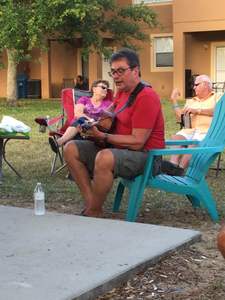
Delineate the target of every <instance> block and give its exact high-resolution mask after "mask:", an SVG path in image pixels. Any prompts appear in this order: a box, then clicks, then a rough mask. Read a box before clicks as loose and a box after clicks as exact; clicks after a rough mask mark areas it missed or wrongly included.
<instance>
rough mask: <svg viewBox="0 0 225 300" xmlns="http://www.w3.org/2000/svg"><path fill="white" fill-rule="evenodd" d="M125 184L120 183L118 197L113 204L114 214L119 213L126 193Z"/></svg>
mask: <svg viewBox="0 0 225 300" xmlns="http://www.w3.org/2000/svg"><path fill="white" fill-rule="evenodd" d="M124 188H125V186H124V184H123V183H122V182H121V181H120V182H119V184H118V187H117V190H116V195H115V199H114V204H113V212H118V211H119V208H120V204H121V200H122V197H123V192H124Z"/></svg>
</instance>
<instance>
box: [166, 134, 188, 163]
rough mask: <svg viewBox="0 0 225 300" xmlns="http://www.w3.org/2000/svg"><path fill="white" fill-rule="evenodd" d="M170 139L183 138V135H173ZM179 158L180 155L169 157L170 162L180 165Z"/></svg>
mask: <svg viewBox="0 0 225 300" xmlns="http://www.w3.org/2000/svg"><path fill="white" fill-rule="evenodd" d="M171 139H172V140H177V141H178V140H185V137H184V136H182V135H177V134H175V135H173V136H172V137H171ZM175 147H176V148H180V146H175ZM180 160H181V156H180V155H171V158H170V162H172V163H174V164H176V165H180Z"/></svg>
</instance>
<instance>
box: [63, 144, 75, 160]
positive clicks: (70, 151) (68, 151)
mask: <svg viewBox="0 0 225 300" xmlns="http://www.w3.org/2000/svg"><path fill="white" fill-rule="evenodd" d="M63 155H64V158H65V161H66V162H67V161H69V160H70V159H71V158H79V151H78V148H77V146H76V144H75V143H74V142H73V141H70V142H68V143H66V145H65V146H64V149H63Z"/></svg>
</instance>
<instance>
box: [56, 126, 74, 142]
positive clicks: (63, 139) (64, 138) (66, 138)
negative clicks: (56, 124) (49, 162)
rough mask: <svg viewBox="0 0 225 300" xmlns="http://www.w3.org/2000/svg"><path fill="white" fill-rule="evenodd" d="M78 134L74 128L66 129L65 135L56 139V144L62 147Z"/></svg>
mask: <svg viewBox="0 0 225 300" xmlns="http://www.w3.org/2000/svg"><path fill="white" fill-rule="evenodd" d="M77 133H78V130H77V128H76V127H73V126H70V127H68V128H67V129H66V131H65V133H64V134H63V136H62V137H60V138H58V139H57V143H58V145H59V146H62V145H63V144H65V143H66V142H68V141H69V140H71V139H72V138H73V137H74V136H75V135H76V134H77Z"/></svg>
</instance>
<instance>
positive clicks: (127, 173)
mask: <svg viewBox="0 0 225 300" xmlns="http://www.w3.org/2000/svg"><path fill="white" fill-rule="evenodd" d="M74 143H76V145H77V148H78V151H79V155H80V160H81V161H82V162H83V163H84V164H85V166H86V167H87V169H88V171H89V174H90V175H91V176H93V171H94V165H95V157H96V155H97V153H98V152H99V151H101V150H102V148H99V147H98V146H96V144H95V143H94V142H92V141H87V140H85V141H84V140H83V141H82V140H75V141H74ZM107 149H109V150H110V151H111V152H112V154H113V156H114V159H115V166H114V172H113V173H114V177H118V176H120V177H123V178H127V179H130V178H133V177H135V176H137V175H140V174H142V173H143V172H144V167H145V163H146V160H147V156H148V154H147V152H141V151H133V150H128V149H117V148H107ZM160 170H161V157H157V158H156V160H155V163H154V174H159V173H160Z"/></svg>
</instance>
